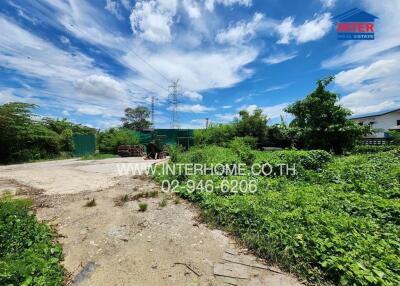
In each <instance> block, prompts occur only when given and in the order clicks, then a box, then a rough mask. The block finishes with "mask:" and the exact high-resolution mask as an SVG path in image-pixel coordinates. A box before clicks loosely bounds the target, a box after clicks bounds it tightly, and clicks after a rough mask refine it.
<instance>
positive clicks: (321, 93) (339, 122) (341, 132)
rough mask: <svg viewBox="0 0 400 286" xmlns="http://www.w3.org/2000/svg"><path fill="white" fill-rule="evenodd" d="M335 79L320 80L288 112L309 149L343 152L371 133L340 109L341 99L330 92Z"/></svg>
mask: <svg viewBox="0 0 400 286" xmlns="http://www.w3.org/2000/svg"><path fill="white" fill-rule="evenodd" d="M333 80H334V77H333V76H329V77H327V78H324V79H321V80H318V81H317V88H316V89H315V90H314V91H313V92H312V93H310V94H309V95H307V97H306V98H305V99H303V100H299V101H297V102H295V103H293V104H292V105H290V106H288V107H287V108H286V109H285V111H286V112H288V113H291V114H293V115H294V117H295V118H294V120H293V121H292V122H291V124H290V125H291V126H293V127H299V128H300V129H301V141H303V143H304V146H305V147H306V148H311V149H325V150H332V151H334V152H335V153H341V152H343V150H344V149H346V148H350V147H352V146H353V145H354V144H355V142H356V141H357V140H358V139H359V138H360V137H362V136H363V135H365V134H368V133H369V132H370V128H369V127H368V126H359V125H358V124H357V123H356V122H354V121H352V120H349V119H348V117H349V116H350V115H351V111H350V110H348V109H346V108H344V107H342V106H340V105H339V104H338V103H337V100H338V96H337V95H336V94H335V93H333V92H330V91H328V90H327V89H326V87H327V85H328V84H330V83H331V82H332V81H333Z"/></svg>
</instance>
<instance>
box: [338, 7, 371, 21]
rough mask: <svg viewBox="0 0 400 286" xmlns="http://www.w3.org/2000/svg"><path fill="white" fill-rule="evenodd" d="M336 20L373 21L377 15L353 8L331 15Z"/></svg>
mask: <svg viewBox="0 0 400 286" xmlns="http://www.w3.org/2000/svg"><path fill="white" fill-rule="evenodd" d="M333 19H334V20H336V21H337V22H373V21H374V20H375V19H378V17H376V16H374V15H372V14H370V13H367V12H365V11H363V10H361V9H358V8H353V9H351V10H349V11H347V12H345V13H342V14H340V15H337V16H335V17H333Z"/></svg>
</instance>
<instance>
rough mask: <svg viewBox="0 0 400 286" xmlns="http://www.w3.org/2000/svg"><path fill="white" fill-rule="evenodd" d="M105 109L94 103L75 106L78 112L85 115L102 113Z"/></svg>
mask: <svg viewBox="0 0 400 286" xmlns="http://www.w3.org/2000/svg"><path fill="white" fill-rule="evenodd" d="M105 111H106V109H105V108H103V107H100V106H96V105H81V106H79V107H78V108H77V112H78V113H81V114H87V115H102V114H104V112H105Z"/></svg>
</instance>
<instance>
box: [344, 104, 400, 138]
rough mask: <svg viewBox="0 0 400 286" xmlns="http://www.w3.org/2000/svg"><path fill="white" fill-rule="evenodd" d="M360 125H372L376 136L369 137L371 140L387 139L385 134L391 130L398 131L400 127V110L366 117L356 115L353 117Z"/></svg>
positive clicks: (370, 114)
mask: <svg viewBox="0 0 400 286" xmlns="http://www.w3.org/2000/svg"><path fill="white" fill-rule="evenodd" d="M351 119H352V120H355V121H357V122H358V124H360V125H366V124H370V125H372V128H373V129H374V131H375V132H374V134H371V135H369V136H368V137H371V138H385V137H387V136H386V135H385V133H386V132H387V131H388V130H391V129H398V128H399V126H400V108H398V109H394V110H390V111H382V112H376V113H369V114H365V115H355V116H352V117H351Z"/></svg>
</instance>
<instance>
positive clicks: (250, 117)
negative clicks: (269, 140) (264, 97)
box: [235, 109, 267, 147]
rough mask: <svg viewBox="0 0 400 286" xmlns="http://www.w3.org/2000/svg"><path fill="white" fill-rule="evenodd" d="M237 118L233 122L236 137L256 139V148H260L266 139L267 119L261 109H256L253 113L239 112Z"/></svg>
mask: <svg viewBox="0 0 400 286" xmlns="http://www.w3.org/2000/svg"><path fill="white" fill-rule="evenodd" d="M239 116H240V118H239V119H238V120H236V121H235V125H236V130H237V131H236V134H237V136H239V137H245V136H251V137H254V138H257V146H258V147H261V146H262V145H263V144H264V143H265V140H266V137H267V117H266V116H265V115H264V114H263V113H262V110H261V109H256V110H254V112H253V113H249V112H248V111H246V110H241V111H240V112H239Z"/></svg>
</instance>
